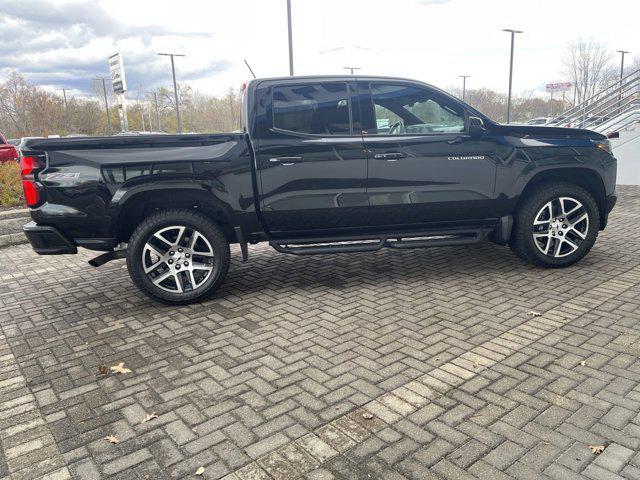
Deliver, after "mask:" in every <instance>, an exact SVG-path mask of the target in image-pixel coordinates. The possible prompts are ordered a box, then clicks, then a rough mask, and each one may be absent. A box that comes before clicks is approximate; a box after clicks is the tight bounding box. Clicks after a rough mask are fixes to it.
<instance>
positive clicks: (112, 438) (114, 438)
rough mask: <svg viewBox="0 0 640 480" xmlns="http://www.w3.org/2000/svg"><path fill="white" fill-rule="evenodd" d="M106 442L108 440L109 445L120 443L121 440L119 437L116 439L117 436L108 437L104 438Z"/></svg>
mask: <svg viewBox="0 0 640 480" xmlns="http://www.w3.org/2000/svg"><path fill="white" fill-rule="evenodd" d="M104 439H105V440H108V441H109V443H120V440H118V437H116V436H115V435H107V436H106V437H104Z"/></svg>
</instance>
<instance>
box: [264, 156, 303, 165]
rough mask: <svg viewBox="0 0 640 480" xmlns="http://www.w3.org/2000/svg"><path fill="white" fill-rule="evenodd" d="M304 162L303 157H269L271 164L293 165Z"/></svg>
mask: <svg viewBox="0 0 640 480" xmlns="http://www.w3.org/2000/svg"><path fill="white" fill-rule="evenodd" d="M300 162H302V157H274V158H270V159H269V163H270V164H272V165H273V164H279V165H285V166H286V165H293V164H294V163H300Z"/></svg>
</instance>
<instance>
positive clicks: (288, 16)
mask: <svg viewBox="0 0 640 480" xmlns="http://www.w3.org/2000/svg"><path fill="white" fill-rule="evenodd" d="M287 26H288V28H289V75H290V76H292V77H293V33H292V32H291V0H287Z"/></svg>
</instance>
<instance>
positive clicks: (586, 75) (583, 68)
mask: <svg viewBox="0 0 640 480" xmlns="http://www.w3.org/2000/svg"><path fill="white" fill-rule="evenodd" d="M563 64H564V72H563V73H564V74H565V76H566V77H567V79H568V80H569V81H571V82H572V83H573V84H574V88H575V93H576V102H577V103H580V102H582V101H583V100H586V99H588V98H590V97H592V96H593V95H594V94H595V93H596V92H597V91H598V90H599V89H600V88H602V87H604V86H606V85H608V84H611V83H612V81H615V80H614V79H615V77H614V75H615V73H614V71H615V69H614V68H613V67H612V65H611V52H610V51H609V50H608V48H607V46H606V45H605V44H603V43H600V42H597V41H595V40H593V39H589V40H583V39H579V40H578V41H577V42H574V43H571V44H569V47H568V49H567V54H566V56H565V58H564V60H563Z"/></svg>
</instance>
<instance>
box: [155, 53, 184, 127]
mask: <svg viewBox="0 0 640 480" xmlns="http://www.w3.org/2000/svg"><path fill="white" fill-rule="evenodd" d="M158 55H163V56H165V57H171V74H172V75H173V96H174V99H175V102H176V119H177V121H178V133H182V125H181V124H180V104H179V102H178V85H177V83H176V67H175V64H174V63H173V57H186V55H184V54H181V53H159V54H158Z"/></svg>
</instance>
